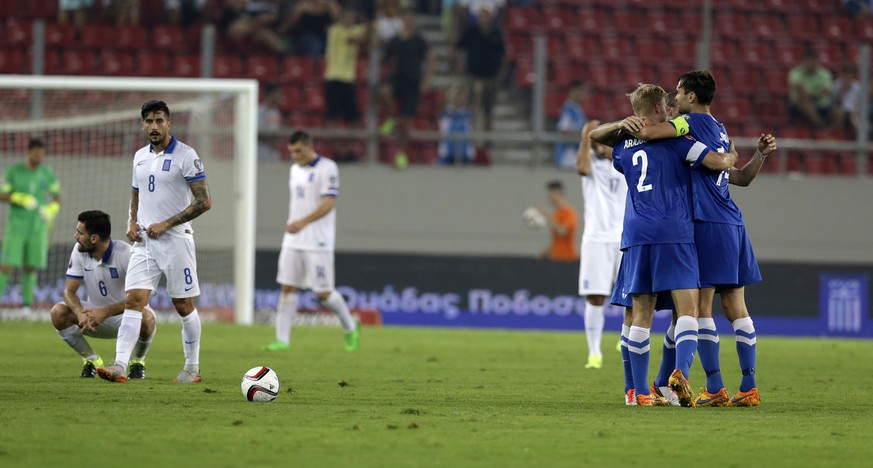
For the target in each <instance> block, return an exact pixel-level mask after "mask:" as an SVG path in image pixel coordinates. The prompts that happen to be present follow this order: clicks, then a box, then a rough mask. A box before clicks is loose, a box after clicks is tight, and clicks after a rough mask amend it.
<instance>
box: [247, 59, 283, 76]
mask: <svg viewBox="0 0 873 468" xmlns="http://www.w3.org/2000/svg"><path fill="white" fill-rule="evenodd" d="M245 77H246V78H254V79H256V80H260V81H265V82H271V81H278V80H279V65H278V64H277V63H276V58H275V57H274V56H272V55H262V56H256V57H249V58H247V59H246V71H245Z"/></svg>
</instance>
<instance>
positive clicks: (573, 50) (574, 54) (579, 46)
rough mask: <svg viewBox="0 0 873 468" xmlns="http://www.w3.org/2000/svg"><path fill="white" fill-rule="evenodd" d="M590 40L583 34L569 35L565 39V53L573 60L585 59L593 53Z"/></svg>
mask: <svg viewBox="0 0 873 468" xmlns="http://www.w3.org/2000/svg"><path fill="white" fill-rule="evenodd" d="M589 44H590V41H588V40H586V38H585V37H583V36H578V35H573V36H567V37H566V38H565V40H564V54H565V55H566V57H567V58H569V59H572V60H585V59H587V58H588V57H589V56H590V55H591V51H592V49H589V48H588V46H589Z"/></svg>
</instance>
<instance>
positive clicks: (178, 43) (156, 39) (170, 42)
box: [150, 25, 197, 52]
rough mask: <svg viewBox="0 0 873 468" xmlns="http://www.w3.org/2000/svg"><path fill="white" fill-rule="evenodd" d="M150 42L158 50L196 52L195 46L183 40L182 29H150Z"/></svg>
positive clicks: (173, 27) (169, 27)
mask: <svg viewBox="0 0 873 468" xmlns="http://www.w3.org/2000/svg"><path fill="white" fill-rule="evenodd" d="M150 38H151V41H152V43H153V44H154V46H155V47H156V48H158V49H164V50H175V51H180V52H181V51H191V52H197V48H196V47H195V44H191V43H190V42H189V41H186V40H185V35H184V34H183V33H182V28H180V27H178V26H167V25H159V26H155V27H154V28H152V32H151V36H150Z"/></svg>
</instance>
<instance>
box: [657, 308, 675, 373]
mask: <svg viewBox="0 0 873 468" xmlns="http://www.w3.org/2000/svg"><path fill="white" fill-rule="evenodd" d="M675 332H676V327H675V326H673V324H672V323H671V324H670V328H668V329H667V334H666V335H664V346H663V348H662V353H661V368H660V369H659V370H658V376H657V377H655V386H657V387H666V386H667V385H668V384H669V382H668V381H669V380H670V374H671V373H673V369H675V368H676V341H674V336H675Z"/></svg>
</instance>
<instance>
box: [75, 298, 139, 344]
mask: <svg viewBox="0 0 873 468" xmlns="http://www.w3.org/2000/svg"><path fill="white" fill-rule="evenodd" d="M81 302H82V307H83V308H85V309H99V307H97V306H95V305H94V304H91V303H90V302H88V301H81ZM58 304H59V305H63V306H66V304H64V303H63V302H59V303H58ZM143 312H144V313H146V314H152V315H155V311H154V310H152V308H151V307H150V306H145V309H144V310H143ZM121 315H122V314H118V315H113V316H111V317H106V320H104V321H103V323H101V324H100V325H97V329H96V330H95V331H90V330H82V334H83V335H85V336H90V337H92V338H118V327H119V326H120V325H121Z"/></svg>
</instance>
